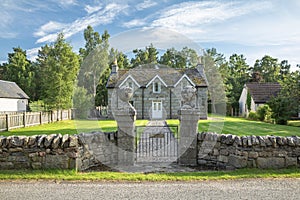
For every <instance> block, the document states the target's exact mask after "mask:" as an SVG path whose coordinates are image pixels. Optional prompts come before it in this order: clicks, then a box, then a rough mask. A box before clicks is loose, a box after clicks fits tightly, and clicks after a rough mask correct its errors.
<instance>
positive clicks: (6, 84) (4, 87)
mask: <svg viewBox="0 0 300 200" xmlns="http://www.w3.org/2000/svg"><path fill="white" fill-rule="evenodd" d="M0 98H13V99H29V97H28V96H27V94H26V93H25V92H24V91H23V90H22V89H21V88H20V87H19V86H18V85H17V84H16V83H15V82H10V81H3V80H0Z"/></svg>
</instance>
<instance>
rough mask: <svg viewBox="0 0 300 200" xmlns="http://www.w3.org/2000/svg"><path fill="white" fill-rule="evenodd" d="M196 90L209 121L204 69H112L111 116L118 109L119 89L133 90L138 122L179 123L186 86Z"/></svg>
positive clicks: (203, 116)
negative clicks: (157, 120) (128, 88)
mask: <svg viewBox="0 0 300 200" xmlns="http://www.w3.org/2000/svg"><path fill="white" fill-rule="evenodd" d="M189 85H190V86H193V87H195V88H196V90H197V91H196V92H197V93H196V100H195V101H196V102H195V105H196V106H197V107H199V109H200V112H201V115H200V118H202V119H206V118H207V81H206V78H205V75H204V70H203V66H202V65H201V64H199V65H198V67H197V68H188V69H174V68H170V67H166V66H164V65H160V64H147V65H143V66H138V67H135V68H132V69H129V70H128V69H120V70H119V69H118V66H117V65H116V64H113V65H112V71H111V74H110V77H109V79H108V82H107V85H106V87H107V90H108V116H109V118H113V110H114V108H117V107H118V103H119V100H118V95H117V92H118V88H121V87H124V86H129V87H131V88H132V89H133V91H134V93H133V98H132V101H131V102H130V103H131V104H132V105H133V106H134V107H135V109H136V111H137V116H136V117H137V118H138V119H176V118H178V110H179V109H180V107H181V104H182V102H181V90H182V89H183V88H184V87H185V86H189Z"/></svg>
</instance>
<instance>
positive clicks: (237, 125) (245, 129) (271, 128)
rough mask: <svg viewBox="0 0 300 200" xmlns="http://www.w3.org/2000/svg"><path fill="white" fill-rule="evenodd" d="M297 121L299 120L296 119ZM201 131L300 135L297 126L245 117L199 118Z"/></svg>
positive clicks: (174, 121)
mask: <svg viewBox="0 0 300 200" xmlns="http://www.w3.org/2000/svg"><path fill="white" fill-rule="evenodd" d="M167 123H168V124H169V125H178V124H179V121H178V120H167ZM290 123H291V122H290ZM296 123H297V121H296ZM198 129H199V132H203V131H210V132H217V133H224V134H234V135H239V136H243V135H261V136H263V135H277V136H293V135H297V136H300V128H299V127H296V126H285V125H277V124H269V123H264V122H259V121H250V120H247V119H243V118H235V117H225V118H224V120H222V118H212V119H209V120H199V124H198Z"/></svg>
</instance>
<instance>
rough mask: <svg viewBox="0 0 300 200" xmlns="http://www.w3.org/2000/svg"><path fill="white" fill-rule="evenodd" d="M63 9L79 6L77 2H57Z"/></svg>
mask: <svg viewBox="0 0 300 200" xmlns="http://www.w3.org/2000/svg"><path fill="white" fill-rule="evenodd" d="M55 2H57V3H58V4H59V5H60V6H61V7H68V6H73V5H77V1H76V0H55Z"/></svg>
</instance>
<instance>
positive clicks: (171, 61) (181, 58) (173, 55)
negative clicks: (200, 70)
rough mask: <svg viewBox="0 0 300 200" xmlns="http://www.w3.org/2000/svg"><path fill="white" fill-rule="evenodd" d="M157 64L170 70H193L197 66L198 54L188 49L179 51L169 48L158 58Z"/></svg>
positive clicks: (184, 48)
mask: <svg viewBox="0 0 300 200" xmlns="http://www.w3.org/2000/svg"><path fill="white" fill-rule="evenodd" d="M159 63H160V64H164V65H168V66H170V67H172V68H193V67H196V65H197V64H198V54H197V52H196V51H195V50H194V49H191V48H188V47H183V48H182V50H180V51H177V50H176V49H175V48H170V49H167V51H166V52H165V53H164V54H163V55H162V56H161V57H160V60H159Z"/></svg>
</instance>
